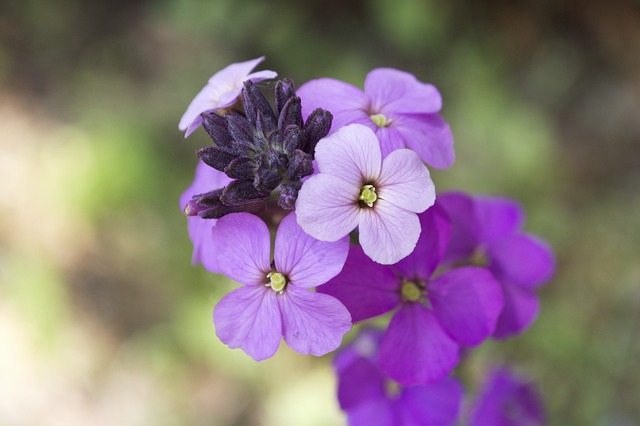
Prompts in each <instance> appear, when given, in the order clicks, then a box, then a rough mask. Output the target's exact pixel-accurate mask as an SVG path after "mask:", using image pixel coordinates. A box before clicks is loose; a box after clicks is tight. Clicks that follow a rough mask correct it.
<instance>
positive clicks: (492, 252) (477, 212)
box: [438, 192, 555, 338]
mask: <svg viewBox="0 0 640 426" xmlns="http://www.w3.org/2000/svg"><path fill="white" fill-rule="evenodd" d="M438 200H439V202H440V204H441V205H442V206H443V208H444V209H445V210H446V211H447V213H448V214H449V217H450V218H451V225H452V228H451V233H452V234H451V242H450V244H449V249H448V250H447V253H446V256H445V257H446V259H445V261H446V262H447V263H455V262H469V263H473V264H478V265H487V267H488V268H489V269H490V270H491V272H492V273H493V274H494V276H495V277H496V278H497V279H498V281H499V282H500V283H501V285H502V291H503V294H504V299H505V306H504V310H503V312H502V314H501V316H500V319H499V320H498V326H497V327H496V331H495V333H494V337H496V338H506V337H509V336H512V335H514V334H518V333H521V332H522V331H524V330H526V329H527V328H528V327H529V326H530V325H531V324H532V323H533V321H534V320H535V318H536V316H537V314H538V308H539V303H538V298H537V296H536V293H535V290H536V288H537V287H539V286H540V285H542V284H544V283H545V282H546V281H548V280H549V279H550V278H551V277H552V276H553V273H554V271H555V261H554V257H553V253H552V251H551V249H550V247H549V246H548V245H547V244H546V243H545V242H544V241H542V240H540V239H539V238H537V237H535V236H533V235H529V234H525V233H523V232H522V230H521V229H522V224H523V222H524V212H523V210H522V208H521V207H520V205H519V204H517V203H516V202H515V201H513V200H511V199H508V198H503V197H486V196H471V195H468V194H464V193H462V192H451V193H445V194H441V195H440V196H439V198H438Z"/></svg>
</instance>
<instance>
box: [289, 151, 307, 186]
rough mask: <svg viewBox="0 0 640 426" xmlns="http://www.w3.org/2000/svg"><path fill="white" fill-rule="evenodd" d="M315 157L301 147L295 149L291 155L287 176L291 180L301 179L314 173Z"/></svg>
mask: <svg viewBox="0 0 640 426" xmlns="http://www.w3.org/2000/svg"><path fill="white" fill-rule="evenodd" d="M312 161H313V158H312V157H311V155H310V154H307V153H306V152H303V151H301V150H299V149H296V150H295V151H293V153H292V154H291V155H290V156H289V167H287V173H286V175H285V176H286V178H287V179H288V180H289V181H291V182H295V181H299V180H300V179H302V178H303V177H305V176H309V175H310V174H311V173H313V163H312Z"/></svg>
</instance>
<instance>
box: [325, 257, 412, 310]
mask: <svg viewBox="0 0 640 426" xmlns="http://www.w3.org/2000/svg"><path fill="white" fill-rule="evenodd" d="M400 284H401V283H400V280H399V279H398V278H397V277H396V276H395V275H393V273H392V272H391V270H390V269H389V268H388V267H386V266H382V265H380V264H377V263H375V262H373V261H372V260H371V259H369V257H368V256H367V255H366V254H364V252H363V251H362V248H361V247H360V246H351V248H350V249H349V255H348V256H347V261H346V263H345V264H344V267H343V268H342V271H341V272H340V273H339V274H338V275H337V276H336V277H335V278H334V279H332V280H331V281H329V282H327V283H326V284H325V285H323V286H321V287H319V288H318V291H319V292H322V293H326V294H330V295H331V296H333V297H335V298H336V299H338V300H340V301H341V302H342V303H343V304H344V305H345V306H346V307H347V309H348V310H349V312H350V313H351V318H352V319H353V322H358V321H362V320H365V319H368V318H373V317H376V316H378V315H382V314H384V313H386V312H389V311H391V310H392V309H393V308H395V307H396V306H398V305H399V304H400V302H401V299H400Z"/></svg>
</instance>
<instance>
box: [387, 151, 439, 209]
mask: <svg viewBox="0 0 640 426" xmlns="http://www.w3.org/2000/svg"><path fill="white" fill-rule="evenodd" d="M376 190H377V193H378V198H379V199H382V200H385V201H387V202H389V203H391V204H393V205H395V206H397V207H400V208H402V209H404V210H408V211H410V212H414V213H422V212H423V211H425V210H426V209H428V208H429V207H431V206H432V205H433V203H434V202H435V200H436V190H435V186H434V185H433V181H432V180H431V177H430V176H429V170H427V168H426V167H425V165H424V164H423V163H422V161H420V157H418V155H417V154H416V153H415V152H413V151H410V150H408V149H399V150H397V151H394V152H392V153H391V154H389V156H387V158H385V159H384V161H383V162H382V170H381V171H380V177H379V178H378V180H377V181H376Z"/></svg>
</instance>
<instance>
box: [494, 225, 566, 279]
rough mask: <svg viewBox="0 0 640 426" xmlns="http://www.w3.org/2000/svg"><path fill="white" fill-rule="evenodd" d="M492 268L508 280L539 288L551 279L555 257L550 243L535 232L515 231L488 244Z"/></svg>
mask: <svg viewBox="0 0 640 426" xmlns="http://www.w3.org/2000/svg"><path fill="white" fill-rule="evenodd" d="M487 255H488V257H489V259H490V266H489V267H490V269H491V271H492V272H493V273H494V275H495V276H496V277H497V278H498V279H499V280H500V281H503V282H505V283H509V284H512V285H518V286H522V287H528V288H535V287H538V286H540V285H541V284H544V283H545V282H547V281H548V280H550V279H551V277H552V276H553V273H554V272H555V259H554V257H553V253H552V251H551V248H550V247H549V245H548V244H546V243H545V242H544V241H542V240H540V239H539V238H537V237H535V236H533V235H527V234H515V235H512V236H510V237H507V238H503V239H502V240H499V241H496V242H494V243H492V244H490V245H489V246H488V247H487Z"/></svg>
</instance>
